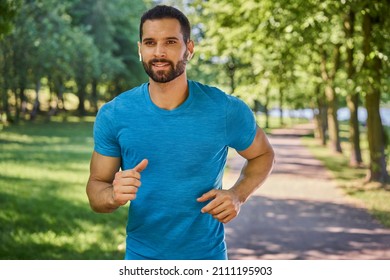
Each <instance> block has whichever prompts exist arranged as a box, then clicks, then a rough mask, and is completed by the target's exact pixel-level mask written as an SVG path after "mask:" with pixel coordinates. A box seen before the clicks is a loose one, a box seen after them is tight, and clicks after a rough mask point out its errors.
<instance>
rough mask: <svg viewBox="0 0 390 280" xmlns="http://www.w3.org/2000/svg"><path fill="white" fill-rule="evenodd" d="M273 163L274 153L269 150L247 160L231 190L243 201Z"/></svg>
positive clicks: (255, 188) (264, 178)
mask: <svg viewBox="0 0 390 280" xmlns="http://www.w3.org/2000/svg"><path fill="white" fill-rule="evenodd" d="M273 165H274V153H273V151H272V150H271V151H269V152H267V153H265V154H262V155H260V156H258V157H255V158H253V159H249V160H247V162H246V164H245V165H244V167H243V168H242V170H241V175H240V177H239V178H238V180H237V182H236V183H235V184H234V186H233V187H232V188H231V190H232V191H233V192H234V193H235V194H236V195H237V197H238V199H239V200H240V202H241V203H244V202H245V201H246V200H247V199H248V198H249V197H250V196H251V195H252V194H253V193H254V192H255V191H256V190H257V189H258V188H259V187H260V186H261V185H262V184H263V183H264V181H265V180H266V179H267V177H268V175H269V174H270V173H271V171H272V168H273Z"/></svg>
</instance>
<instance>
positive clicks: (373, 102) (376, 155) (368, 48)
mask: <svg viewBox="0 0 390 280" xmlns="http://www.w3.org/2000/svg"><path fill="white" fill-rule="evenodd" d="M373 22H377V23H378V22H380V21H379V20H377V19H375V18H373V17H372V16H371V15H370V14H369V12H366V13H365V14H364V16H363V52H364V56H365V59H364V64H363V67H364V68H365V69H366V70H367V73H368V75H369V77H368V79H367V81H368V83H367V88H366V91H367V93H366V108H367V138H368V146H369V150H370V164H369V170H368V173H367V177H366V180H367V181H368V182H379V183H386V182H387V180H388V179H389V175H388V173H387V170H386V157H385V152H384V150H385V135H384V129H383V126H382V120H381V117H380V112H379V109H380V100H381V87H380V84H381V70H382V64H381V60H380V58H379V57H378V56H375V57H371V54H372V44H373V42H372V23H373Z"/></svg>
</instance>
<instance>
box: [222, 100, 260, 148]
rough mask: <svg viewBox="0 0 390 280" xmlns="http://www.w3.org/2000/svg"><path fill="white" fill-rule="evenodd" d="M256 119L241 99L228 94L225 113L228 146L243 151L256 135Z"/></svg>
mask: <svg viewBox="0 0 390 280" xmlns="http://www.w3.org/2000/svg"><path fill="white" fill-rule="evenodd" d="M256 129H257V126H256V120H255V117H254V114H253V112H252V110H251V109H250V108H249V106H248V105H247V104H245V103H244V102H243V101H242V100H240V99H238V98H237V97H234V96H228V104H227V113H226V136H227V141H228V146H229V147H232V148H234V149H236V150H237V151H243V150H245V149H247V148H248V147H249V146H250V145H251V144H252V142H253V140H254V138H255V136H256Z"/></svg>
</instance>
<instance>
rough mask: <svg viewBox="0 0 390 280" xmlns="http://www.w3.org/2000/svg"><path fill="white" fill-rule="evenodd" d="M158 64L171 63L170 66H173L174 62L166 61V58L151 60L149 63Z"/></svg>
mask: <svg viewBox="0 0 390 280" xmlns="http://www.w3.org/2000/svg"><path fill="white" fill-rule="evenodd" d="M158 62H162V63H169V64H171V65H172V64H173V63H172V61H170V60H168V59H164V58H154V59H151V60H150V61H149V64H151V63H158Z"/></svg>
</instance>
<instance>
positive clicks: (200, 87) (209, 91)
mask: <svg viewBox="0 0 390 280" xmlns="http://www.w3.org/2000/svg"><path fill="white" fill-rule="evenodd" d="M190 83H191V87H192V89H193V90H194V92H195V93H197V94H199V93H201V94H203V95H206V96H208V97H209V98H210V99H213V100H214V101H216V102H218V103H219V104H235V103H237V102H238V103H242V102H243V101H242V100H241V99H240V98H238V97H236V96H234V95H231V94H228V93H226V92H225V91H223V90H221V89H220V88H218V87H216V86H211V85H206V84H202V83H200V82H196V81H190Z"/></svg>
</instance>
